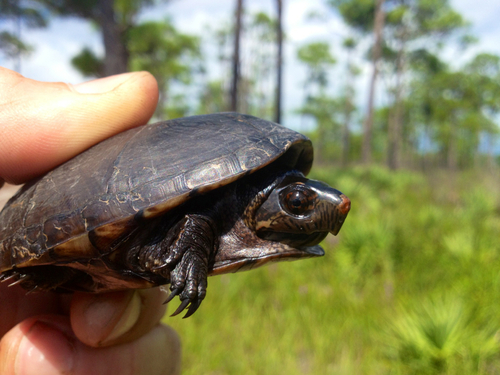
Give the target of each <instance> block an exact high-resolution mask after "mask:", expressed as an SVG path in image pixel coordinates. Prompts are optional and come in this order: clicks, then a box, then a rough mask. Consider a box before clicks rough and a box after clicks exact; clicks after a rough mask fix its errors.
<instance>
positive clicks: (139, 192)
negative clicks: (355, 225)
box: [0, 112, 350, 317]
mask: <svg viewBox="0 0 500 375" xmlns="http://www.w3.org/2000/svg"><path fill="white" fill-rule="evenodd" d="M312 161H313V147H312V143H311V141H310V140H309V139H308V138H307V137H306V136H304V135H302V134H300V133H298V132H295V131H293V130H291V129H288V128H286V127H284V126H282V125H279V124H277V123H274V122H270V121H266V120H263V119H260V118H257V117H253V116H250V115H245V114H239V113H234V112H227V113H216V114H208V115H198V116H190V117H185V118H178V119H171V120H168V121H163V122H158V123H154V124H150V125H145V126H142V127H137V128H134V129H130V130H128V131H124V132H122V133H120V134H118V135H115V136H114V137H111V138H108V139H106V140H104V141H102V142H100V143H98V144H97V145H95V146H93V147H91V148H89V149H87V150H86V151H84V152H82V153H81V154H79V155H77V156H75V157H74V158H72V159H70V160H69V161H67V162H65V163H64V164H61V165H60V166H58V167H56V168H55V169H53V170H52V171H50V172H48V173H47V174H45V175H43V176H42V177H40V178H38V179H36V180H34V181H31V182H29V183H27V184H25V185H24V186H23V187H22V188H21V189H20V190H19V192H18V193H17V194H16V195H14V196H13V197H12V198H11V199H10V200H9V201H8V203H7V204H6V206H5V207H4V208H3V210H2V211H1V213H0V273H1V276H0V278H1V279H2V280H4V281H5V280H11V281H12V284H21V285H22V286H23V287H24V288H25V289H27V290H28V292H30V291H35V290H52V291H59V292H71V291H86V292H95V293H99V292H106V291H117V290H124V289H129V288H148V287H154V286H159V285H165V284H170V291H171V292H170V295H169V297H168V299H167V301H165V302H169V301H170V300H172V299H173V298H174V297H175V296H177V295H178V296H179V298H180V301H181V303H180V306H179V307H178V308H177V310H176V311H175V312H174V313H173V314H172V315H177V314H179V313H180V312H182V311H184V310H187V311H186V315H185V316H184V317H188V316H190V315H192V314H193V313H194V312H195V311H196V310H197V309H198V307H199V306H200V304H201V302H202V301H203V299H204V298H205V295H206V290H207V277H208V276H211V275H218V274H224V273H231V272H237V271H242V270H249V269H253V268H256V267H258V266H261V265H263V264H266V263H268V262H274V261H283V260H293V259H299V258H311V257H318V256H322V255H324V250H323V249H322V248H321V246H320V245H319V243H320V242H321V241H322V240H323V239H324V238H325V237H326V235H327V234H328V233H332V234H334V235H337V233H338V232H339V230H340V228H341V227H342V225H343V223H344V220H345V218H346V216H347V214H348V212H349V209H350V200H349V199H348V198H347V197H346V196H345V195H344V194H342V193H341V192H340V191H338V190H336V189H334V188H332V187H330V186H329V185H327V184H325V183H323V182H320V181H315V180H311V179H307V178H306V177H305V176H306V175H307V174H308V172H309V171H310V169H311V166H312ZM12 284H11V285H12Z"/></svg>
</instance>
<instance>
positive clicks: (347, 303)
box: [164, 168, 500, 375]
mask: <svg viewBox="0 0 500 375" xmlns="http://www.w3.org/2000/svg"><path fill="white" fill-rule="evenodd" d="M313 177H315V178H319V179H323V180H326V181H327V182H329V183H330V184H332V185H333V186H338V187H341V188H342V190H343V191H344V192H345V193H346V194H348V195H349V196H350V198H351V199H352V200H353V202H354V203H353V208H352V211H351V214H350V216H349V218H348V220H347V221H346V224H345V226H344V228H343V229H342V231H341V233H340V234H339V236H338V237H329V238H327V240H326V241H325V243H324V244H323V245H324V247H325V250H326V252H327V255H326V256H325V257H324V258H318V259H311V260H303V261H297V262H293V263H282V264H273V265H271V266H268V267H264V268H262V269H259V270H255V271H252V272H247V273H245V272H244V273H240V274H234V275H223V276H219V277H214V278H211V279H210V280H209V292H208V296H207V299H206V300H205V302H204V303H203V306H202V307H201V309H200V312H199V313H197V314H195V315H194V316H193V317H191V318H189V319H188V320H182V319H179V318H168V317H165V319H164V321H165V322H167V323H168V324H170V325H173V326H174V327H175V328H176V329H177V330H178V332H179V333H180V335H181V336H182V340H183V345H184V373H185V374H200V373H203V374H242V373H244V374H342V375H346V374H347V375H348V374H493V373H498V371H500V356H499V353H500V341H499V339H498V332H500V331H499V329H500V309H499V308H498V303H499V302H498V301H499V297H500V278H499V276H498V269H500V256H499V254H500V244H499V242H498V228H500V191H499V190H498V188H497V187H498V183H499V181H498V180H497V179H495V178H494V177H492V175H491V174H486V173H484V174H480V173H478V172H477V173H475V172H462V173H461V174H451V173H449V174H448V173H443V172H440V173H439V174H436V175H434V176H424V175H422V174H420V173H417V172H408V171H405V172H403V171H402V172H390V171H388V170H386V169H384V168H370V169H368V168H352V169H350V170H345V171H338V170H335V171H333V170H329V169H320V170H316V171H315V172H314V173H313ZM471 181H473V182H471ZM172 308H174V306H173V305H172V306H171V307H170V310H171V311H173V310H172Z"/></svg>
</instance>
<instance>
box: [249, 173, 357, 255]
mask: <svg viewBox="0 0 500 375" xmlns="http://www.w3.org/2000/svg"><path fill="white" fill-rule="evenodd" d="M350 206H351V202H350V200H349V198H347V197H346V196H345V195H344V194H342V193H341V192H340V191H338V190H336V189H333V188H331V187H330V186H328V185H327V184H325V183H323V182H320V181H316V180H309V179H307V178H305V177H303V176H298V175H289V176H286V177H285V178H284V179H283V180H282V181H281V182H280V183H279V184H277V186H276V187H274V189H272V191H271V193H270V194H269V195H268V197H267V199H266V200H265V201H264V202H263V203H262V204H261V205H260V207H258V208H257V209H256V211H255V214H254V220H255V221H254V223H255V226H254V228H255V232H256V234H257V236H259V237H260V238H262V239H265V240H271V241H279V242H281V243H285V244H287V245H289V246H291V247H294V248H304V249H306V248H308V247H312V246H315V245H317V244H318V243H319V242H321V241H322V240H323V239H324V238H325V237H326V236H327V235H328V233H332V234H334V235H337V233H338V232H339V230H340V228H341V227H342V224H344V220H345V218H346V216H347V214H348V212H349V209H350Z"/></svg>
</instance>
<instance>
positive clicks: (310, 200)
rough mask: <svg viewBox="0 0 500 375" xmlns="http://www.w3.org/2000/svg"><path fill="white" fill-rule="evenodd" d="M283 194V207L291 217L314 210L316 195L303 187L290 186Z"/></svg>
mask: <svg viewBox="0 0 500 375" xmlns="http://www.w3.org/2000/svg"><path fill="white" fill-rule="evenodd" d="M283 193H284V194H283V195H282V203H283V207H284V209H285V210H286V211H287V212H288V213H290V214H292V215H296V216H300V215H305V214H307V213H308V212H309V211H311V210H312V209H313V208H314V203H315V201H316V194H315V193H314V192H312V191H310V190H309V189H307V188H304V187H303V185H292V186H291V187H289V188H288V189H286V190H285V191H284V192H283Z"/></svg>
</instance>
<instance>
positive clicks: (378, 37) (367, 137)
mask: <svg viewBox="0 0 500 375" xmlns="http://www.w3.org/2000/svg"><path fill="white" fill-rule="evenodd" d="M384 2H385V0H377V6H376V9H375V24H374V28H373V31H374V34H375V44H374V46H373V72H372V77H371V80H370V90H369V94H368V109H367V114H366V117H365V121H364V122H363V146H362V157H363V163H370V162H371V160H372V129H373V113H374V108H373V107H374V101H375V88H376V83H377V76H378V70H379V69H378V63H379V60H380V56H381V54H382V31H383V29H384V20H385V12H384V10H383V9H382V8H383V5H384Z"/></svg>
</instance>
